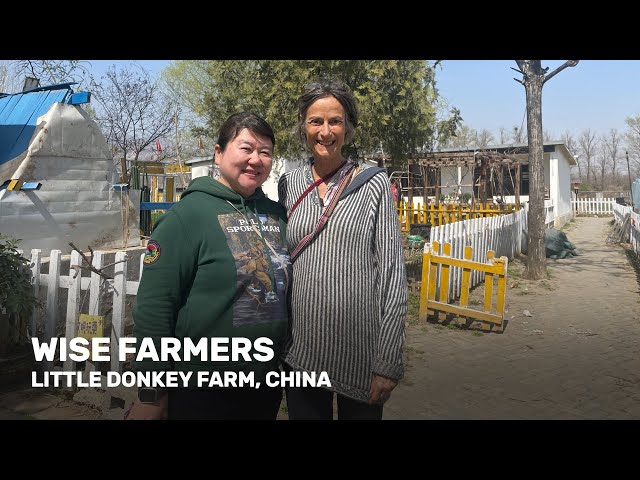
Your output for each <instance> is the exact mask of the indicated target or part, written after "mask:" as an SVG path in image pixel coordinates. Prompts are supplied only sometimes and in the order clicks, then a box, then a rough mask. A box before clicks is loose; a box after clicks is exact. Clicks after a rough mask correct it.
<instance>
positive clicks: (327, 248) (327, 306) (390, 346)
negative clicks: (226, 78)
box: [278, 80, 407, 420]
mask: <svg viewBox="0 0 640 480" xmlns="http://www.w3.org/2000/svg"><path fill="white" fill-rule="evenodd" d="M298 120H299V121H298V133H299V136H300V139H301V141H302V142H303V144H304V145H305V146H306V147H307V148H308V149H309V150H310V151H311V153H312V157H311V159H310V161H309V162H308V163H306V164H304V165H303V166H301V167H300V168H297V169H295V170H292V171H289V172H287V173H285V174H284V175H283V176H282V177H281V178H280V181H279V186H278V194H279V201H280V203H282V204H283V205H284V206H285V207H286V209H287V212H288V215H289V223H288V227H287V241H288V243H289V248H290V251H291V261H292V262H294V263H293V280H292V290H291V317H290V329H291V335H290V338H289V342H288V346H287V348H285V356H284V358H283V361H284V363H285V367H287V368H290V369H292V370H293V371H299V372H303V373H302V375H303V378H305V376H306V377H308V378H310V377H311V376H312V375H313V374H315V375H320V372H327V374H328V377H329V380H330V383H331V386H330V387H327V388H316V387H310V386H307V387H304V386H302V387H290V388H287V390H286V393H287V404H288V411H289V418H290V419H293V420H296V419H332V418H333V400H334V398H333V397H334V393H335V394H337V406H338V418H339V419H377V420H379V419H381V418H382V413H383V404H384V402H386V401H387V400H388V399H389V397H390V395H391V391H392V390H393V389H394V387H395V386H396V385H397V383H398V380H400V379H401V378H402V376H403V372H404V368H403V361H402V347H403V343H404V324H405V317H406V311H407V283H406V276H405V268H404V257H403V251H402V242H401V238H400V230H399V224H398V218H397V214H396V211H395V206H394V202H393V197H392V193H391V185H390V183H389V179H388V177H387V174H386V172H385V170H384V169H382V168H375V167H371V166H368V165H358V163H357V160H355V161H354V160H351V159H345V157H344V156H343V153H342V149H343V147H344V145H345V144H348V143H349V142H350V141H351V139H352V138H353V136H354V133H355V129H356V126H357V123H358V111H357V108H356V102H355V98H354V96H353V94H352V92H351V91H350V90H349V88H348V87H347V86H346V85H344V84H343V83H342V82H339V81H335V80H322V81H320V82H318V83H313V84H309V85H306V86H305V90H304V93H303V94H302V96H301V97H300V98H299V100H298ZM304 372H306V374H305V373H304Z"/></svg>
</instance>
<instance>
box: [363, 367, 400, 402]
mask: <svg viewBox="0 0 640 480" xmlns="http://www.w3.org/2000/svg"><path fill="white" fill-rule="evenodd" d="M396 385H398V381H397V380H394V379H393V378H387V377H383V376H382V375H376V374H373V379H372V380H371V393H370V395H369V404H370V405H375V404H377V403H384V402H386V401H387V400H389V397H390V396H391V390H393V389H394V388H396Z"/></svg>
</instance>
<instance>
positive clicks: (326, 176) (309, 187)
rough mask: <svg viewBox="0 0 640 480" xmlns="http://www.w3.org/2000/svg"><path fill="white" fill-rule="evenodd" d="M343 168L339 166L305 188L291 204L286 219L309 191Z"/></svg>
mask: <svg viewBox="0 0 640 480" xmlns="http://www.w3.org/2000/svg"><path fill="white" fill-rule="evenodd" d="M343 166H344V163H343V164H341V165H340V166H339V167H338V168H336V169H335V170H333V171H332V172H329V173H328V174H327V175H325V176H324V177H322V178H319V179H317V180H316V181H315V182H313V183H312V184H311V185H309V186H308V187H307V189H306V190H305V191H304V192H302V195H300V196H299V197H298V199H297V200H296V201H295V203H294V204H293V206H292V207H291V210H289V215H287V219H289V218H291V215H293V211H294V210H295V209H296V208H298V205H300V202H302V200H304V197H306V196H307V195H309V192H311V190H313V189H314V188H316V187H317V186H318V185H320V184H321V183H322V182H325V183H326V182H328V181H329V180H330V179H331V177H333V176H334V175H335V174H336V173H337V171H338V170H340V169H341V168H342V167H343Z"/></svg>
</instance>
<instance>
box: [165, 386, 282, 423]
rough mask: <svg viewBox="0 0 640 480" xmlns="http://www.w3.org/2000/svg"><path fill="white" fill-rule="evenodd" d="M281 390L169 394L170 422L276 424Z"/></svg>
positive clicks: (179, 390)
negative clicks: (269, 421) (224, 421)
mask: <svg viewBox="0 0 640 480" xmlns="http://www.w3.org/2000/svg"><path fill="white" fill-rule="evenodd" d="M281 400H282V388H280V387H267V386H266V385H264V384H263V385H262V386H261V387H260V388H258V389H256V388H249V387H242V388H211V389H190V388H177V389H170V390H169V420H275V419H276V417H277V416H278V410H279V409H280V402H281Z"/></svg>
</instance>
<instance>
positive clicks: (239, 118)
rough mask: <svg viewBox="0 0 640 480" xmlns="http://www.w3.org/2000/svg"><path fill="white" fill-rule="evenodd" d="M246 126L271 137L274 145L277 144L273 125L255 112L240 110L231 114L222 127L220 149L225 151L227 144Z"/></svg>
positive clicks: (219, 137)
mask: <svg viewBox="0 0 640 480" xmlns="http://www.w3.org/2000/svg"><path fill="white" fill-rule="evenodd" d="M245 128H246V129H248V130H250V131H251V132H253V133H255V134H258V135H261V136H263V137H267V138H269V139H270V140H271V143H272V144H273V146H274V147H275V146H276V137H275V135H274V134H273V128H271V125H269V124H268V123H267V121H266V120H265V119H264V118H262V117H261V116H260V115H258V114H256V113H253V112H240V113H234V114H233V115H231V116H230V117H229V118H227V119H226V120H225V122H224V123H223V124H222V126H221V127H220V130H219V131H218V141H217V143H218V145H220V150H222V151H223V152H224V150H225V149H226V148H227V144H228V143H229V142H231V141H232V140H233V139H234V138H236V137H237V136H238V134H239V133H240V132H241V131H242V130H244V129H245Z"/></svg>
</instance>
